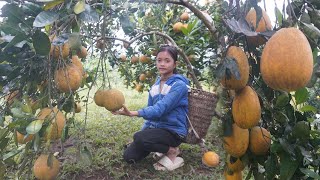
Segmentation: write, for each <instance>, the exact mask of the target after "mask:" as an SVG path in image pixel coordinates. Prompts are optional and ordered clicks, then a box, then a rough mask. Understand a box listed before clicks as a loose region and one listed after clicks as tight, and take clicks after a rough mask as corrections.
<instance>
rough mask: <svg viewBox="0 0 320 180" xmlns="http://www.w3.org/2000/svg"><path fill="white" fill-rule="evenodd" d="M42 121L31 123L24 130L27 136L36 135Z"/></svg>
mask: <svg viewBox="0 0 320 180" xmlns="http://www.w3.org/2000/svg"><path fill="white" fill-rule="evenodd" d="M42 124H43V120H35V121H32V122H31V123H30V124H29V125H28V126H27V128H26V130H27V133H28V134H36V133H37V132H39V131H40V129H41V128H42Z"/></svg>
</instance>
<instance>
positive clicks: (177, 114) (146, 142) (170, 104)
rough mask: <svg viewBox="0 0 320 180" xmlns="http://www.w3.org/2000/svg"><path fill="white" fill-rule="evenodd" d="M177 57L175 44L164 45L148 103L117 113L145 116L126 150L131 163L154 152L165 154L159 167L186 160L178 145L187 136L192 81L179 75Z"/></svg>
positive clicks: (158, 164) (165, 168) (157, 165)
mask: <svg viewBox="0 0 320 180" xmlns="http://www.w3.org/2000/svg"><path fill="white" fill-rule="evenodd" d="M177 58H178V52H177V50H176V48H175V47H172V46H168V45H167V46H161V47H160V50H159V51H158V54H157V56H156V66H157V69H158V71H159V73H160V77H159V78H158V79H157V81H156V82H155V84H154V85H153V86H152V87H151V90H150V91H149V98H148V106H147V107H145V108H143V109H140V110H138V111H129V110H128V109H127V108H126V107H125V106H124V107H123V110H121V111H117V112H114V113H113V114H120V115H126V116H138V117H143V118H144V119H145V123H144V125H143V127H142V130H141V131H139V132H137V133H135V134H134V136H133V142H132V143H131V144H130V145H129V146H128V147H127V149H126V150H125V151H124V155H123V157H124V159H125V161H127V162H128V163H134V162H137V161H139V160H141V159H143V158H145V157H146V156H147V155H149V154H150V153H151V152H158V153H157V154H161V155H162V158H161V159H160V160H159V161H158V162H157V163H155V164H154V168H155V169H156V170H174V169H176V168H178V167H181V166H182V165H183V163H184V162H183V159H182V158H181V157H178V155H179V153H180V151H179V148H178V146H179V145H180V144H181V143H182V142H183V141H184V139H185V137H186V136H187V129H188V123H187V119H186V114H187V113H188V85H189V81H188V79H187V78H185V77H184V76H182V75H179V74H176V65H177V63H176V62H177Z"/></svg>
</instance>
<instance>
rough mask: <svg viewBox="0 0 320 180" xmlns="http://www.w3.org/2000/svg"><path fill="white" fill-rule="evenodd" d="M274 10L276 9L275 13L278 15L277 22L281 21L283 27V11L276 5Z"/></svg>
mask: <svg viewBox="0 0 320 180" xmlns="http://www.w3.org/2000/svg"><path fill="white" fill-rule="evenodd" d="M274 11H275V15H276V18H277V22H278V23H279V27H281V26H282V13H281V11H280V10H279V9H278V7H275V8H274Z"/></svg>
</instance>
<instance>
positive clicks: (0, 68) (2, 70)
mask: <svg viewBox="0 0 320 180" xmlns="http://www.w3.org/2000/svg"><path fill="white" fill-rule="evenodd" d="M12 71H13V68H12V66H11V65H10V64H0V76H6V75H8V74H9V73H11V72H12Z"/></svg>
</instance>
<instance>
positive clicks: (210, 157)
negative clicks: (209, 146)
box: [202, 151, 219, 167]
mask: <svg viewBox="0 0 320 180" xmlns="http://www.w3.org/2000/svg"><path fill="white" fill-rule="evenodd" d="M202 163H203V164H204V165H206V166H208V167H216V166H218V165H219V156H218V154H216V153H215V152H213V151H208V152H206V153H204V154H203V156H202Z"/></svg>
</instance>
